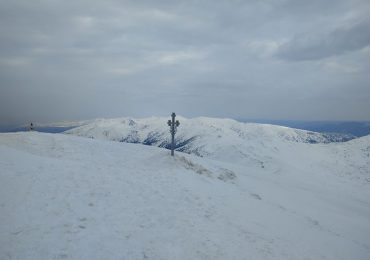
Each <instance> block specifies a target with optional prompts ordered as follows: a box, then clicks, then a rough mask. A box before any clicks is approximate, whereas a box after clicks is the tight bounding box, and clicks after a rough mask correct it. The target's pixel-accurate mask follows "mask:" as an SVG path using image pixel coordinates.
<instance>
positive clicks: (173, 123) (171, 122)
mask: <svg viewBox="0 0 370 260" xmlns="http://www.w3.org/2000/svg"><path fill="white" fill-rule="evenodd" d="M171 117H172V120H168V122H167V124H168V126H169V127H170V128H171V129H170V133H171V138H172V139H171V156H173V155H174V151H175V134H176V130H177V127H178V126H179V125H180V122H179V120H176V121H175V117H176V114H175V113H172V115H171Z"/></svg>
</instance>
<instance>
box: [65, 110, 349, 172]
mask: <svg viewBox="0 0 370 260" xmlns="http://www.w3.org/2000/svg"><path fill="white" fill-rule="evenodd" d="M167 119H168V118H165V117H151V118H143V119H134V118H115V119H97V120H94V121H90V122H89V123H88V124H85V125H82V126H80V127H77V128H73V129H70V130H68V131H66V132H65V133H67V134H71V135H76V136H82V137H88V138H93V139H100V140H110V141H118V142H125V143H141V144H145V145H152V146H157V147H164V148H170V133H169V127H168V126H167V124H166V123H167ZM178 119H179V120H180V123H181V124H180V126H179V128H178V131H177V134H176V138H175V141H176V150H177V151H182V152H186V153H189V154H194V155H197V156H201V157H208V158H211V159H217V160H223V159H225V158H233V159H232V160H236V161H241V162H243V163H252V164H260V165H261V166H264V162H267V161H269V158H271V157H272V156H273V154H274V153H276V152H278V149H279V148H277V147H286V146H290V145H292V143H309V144H318V143H322V144H324V143H332V142H344V141H348V140H350V139H353V136H351V135H346V134H322V133H316V132H311V131H306V130H299V129H293V128H289V127H284V126H276V125H269V124H257V123H241V122H238V121H235V120H232V119H219V118H207V117H198V118H192V119H187V118H184V117H178ZM259 150H261V151H259ZM262 150H263V152H262ZM257 154H258V156H257ZM260 155H262V157H261V156H260Z"/></svg>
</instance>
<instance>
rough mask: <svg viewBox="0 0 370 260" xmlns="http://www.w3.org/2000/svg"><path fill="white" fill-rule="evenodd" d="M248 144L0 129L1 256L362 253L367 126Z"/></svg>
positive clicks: (366, 250)
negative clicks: (325, 136) (357, 134)
mask: <svg viewBox="0 0 370 260" xmlns="http://www.w3.org/2000/svg"><path fill="white" fill-rule="evenodd" d="M251 142H252V141H251ZM259 145H261V143H260V142H259V141H258V142H255V143H253V142H252V144H251V145H250V146H248V147H247V148H248V149H249V150H246V151H247V152H250V154H247V157H248V156H249V157H248V158H251V159H250V161H248V163H245V161H243V160H242V159H240V158H238V160H236V161H235V162H234V161H233V158H232V157H228V155H227V154H225V155H224V160H218V159H217V157H216V155H217V156H221V154H220V153H217V154H216V153H215V154H216V155H215V156H214V157H212V156H210V157H208V158H206V157H203V158H201V157H197V156H194V155H188V154H183V153H180V152H177V153H176V156H175V157H174V158H172V157H171V156H169V151H168V150H165V149H162V148H157V147H151V146H144V145H140V144H127V143H119V142H107V141H101V140H92V139H87V138H81V137H75V136H70V135H63V134H42V133H36V132H32V133H13V134H0V212H1V214H0V223H1V225H0V259H324V258H325V259H370V170H369V169H370V167H369V166H370V157H369V153H370V137H369V136H366V137H363V138H359V139H355V140H352V141H349V142H346V143H337V144H315V145H312V144H307V143H300V142H287V141H286V140H283V141H279V140H275V139H271V140H268V141H265V143H262V145H264V146H262V147H258V146H259ZM207 149H208V148H207ZM266 153H267V154H266ZM254 162H255V163H254ZM261 162H262V163H261Z"/></svg>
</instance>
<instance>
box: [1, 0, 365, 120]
mask: <svg viewBox="0 0 370 260" xmlns="http://www.w3.org/2000/svg"><path fill="white" fill-rule="evenodd" d="M297 2H298V3H297ZM368 9H369V4H368V1H367V0H351V1H348V0H336V1H319V0H313V1H297V0H294V1H293V0H281V1H272V0H271V1H257V0H256V1H237V0H235V1H231V0H224V1H211V0H204V1H188V0H186V1H185V0H184V1H169V0H161V1H159V0H150V1H149V0H145V1H144V0H142V1H136V0H135V1H134V0H132V1H118V0H117V1H115V0H107V1H92V0H89V1H87V0H86V1H85V0H75V1H62V0H56V1H46V0H45V1H42V0H40V1H37V2H35V1H18V0H13V1H1V0H0V124H2V123H6V122H25V121H28V120H33V121H57V120H64V119H88V118H94V117H114V116H150V115H163V114H167V113H168V111H172V110H173V109H174V107H176V108H177V109H176V112H177V113H178V114H182V115H184V116H199V115H209V116H223V117H234V118H235V117H244V118H248V117H249V118H251V117H255V118H256V117H258V118H261V117H265V118H270V119H274V118H275V119H279V118H285V119H287V118H288V119H289V118H298V119H305V118H310V119H312V118H313V119H331V118H336V119H341V118H342V119H351V117H353V118H355V117H356V118H360V117H362V118H368V116H369V115H367V114H366V113H365V112H363V110H360V109H359V107H358V106H352V107H353V109H352V110H350V111H345V113H344V111H343V110H342V106H341V103H342V102H343V101H344V100H345V102H346V103H347V104H354V103H355V102H357V98H358V96H365V97H367V96H369V92H370V91H369V90H368V89H366V88H363V87H362V88H355V89H353V90H350V89H351V86H352V85H356V86H357V85H361V86H364V85H366V82H368V81H369V80H370V78H369V75H368V73H366V72H367V71H368V69H369V68H370V64H369V62H368V61H367V60H369V59H368V58H367V57H368V56H369V55H370V54H369V52H368V51H365V50H364V51H363V52H362V53H359V52H351V50H354V49H359V48H361V46H362V45H364V44H365V43H366V42H367V40H368V38H367V36H368V35H369V34H368V33H367V34H366V32H368V29H367V28H365V27H366V25H367V24H368V23H367V22H365V21H363V22H362V23H359V24H355V25H353V26H349V27H341V28H339V29H337V30H335V29H333V28H335V27H336V26H335V25H336V24H346V21H347V20H348V19H347V18H346V19H347V20H346V19H344V18H343V17H348V16H351V19H352V20H356V19H357V20H359V19H360V18H361V17H364V11H363V10H368ZM365 13H366V12H365ZM300 32H314V34H313V35H324V36H323V37H311V38H312V39H311V38H310V39H306V38H305V37H297V38H296V40H292V41H291V42H290V43H287V44H286V45H285V46H283V47H282V48H281V49H278V47H279V44H280V43H281V42H282V41H284V40H285V39H292V38H294V35H299V33H300ZM326 32H330V33H328V34H327V33H326ZM360 32H363V34H360ZM361 35H362V36H361ZM325 37H326V38H325ZM328 37H329V38H328ZM350 39H352V40H350ZM329 40H335V42H330V41H329ZM322 42H324V43H322ZM339 42H340V44H339ZM319 45H321V46H322V45H323V46H324V47H325V48H323V51H321V48H318V47H317V46H319ZM307 46H308V47H307ZM310 46H311V47H310ZM312 46H314V48H313V47H312ZM331 47H335V48H334V49H335V50H331V49H332V48H331ZM302 48H308V49H309V50H310V51H311V52H310V51H307V53H310V55H311V56H310V57H312V56H314V57H322V56H325V55H327V53H329V54H330V55H329V56H325V57H328V58H327V60H325V62H326V61H327V63H325V64H323V62H322V61H318V62H316V61H315V60H312V59H311V60H312V61H311V62H302V63H294V62H285V61H283V60H281V59H282V58H284V59H285V60H297V59H298V58H300V59H302V57H298V56H299V54H300V52H299V50H298V49H302ZM310 48H311V49H312V50H311V49H310ZM318 49H319V50H318ZM276 51H277V53H278V54H279V55H280V56H278V57H280V58H281V59H277V58H276V56H274V53H275V52H276ZM344 52H346V53H347V55H342V56H335V55H336V54H339V53H344ZM314 53H319V54H320V55H318V56H315V55H317V54H315V55H314ZM297 57H298V58H297ZM344 83H345V84H344ZM339 86H340V87H339ZM351 91H353V92H354V93H352V94H351V95H348V93H351ZM332 92H338V93H337V94H336V95H337V98H335V99H333V98H332V99H330V93H332ZM325 100H327V104H325V102H324V101H325ZM313 106H315V107H316V108H317V110H315V109H313V108H312V107H313ZM327 107H332V108H333V109H330V111H329V110H328V111H325V113H321V114H319V113H317V111H319V110H320V109H322V110H324V108H327ZM363 108H366V109H367V110H368V111H369V110H370V103H369V104H365V103H363ZM344 115H345V116H344Z"/></svg>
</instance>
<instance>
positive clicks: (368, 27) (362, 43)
mask: <svg viewBox="0 0 370 260" xmlns="http://www.w3.org/2000/svg"><path fill="white" fill-rule="evenodd" d="M368 45H370V20H365V21H361V22H358V23H356V24H354V25H350V26H347V27H344V28H338V29H336V30H334V31H332V32H330V33H328V34H315V33H313V34H304V35H299V36H296V37H294V38H293V39H292V40H290V41H288V42H287V43H285V44H283V45H282V46H281V47H280V49H279V50H278V52H277V56H278V57H279V58H282V59H286V60H293V61H300V60H319V59H323V58H327V57H331V56H334V55H341V54H344V53H346V52H349V51H356V50H358V49H362V48H364V47H366V46H368Z"/></svg>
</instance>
